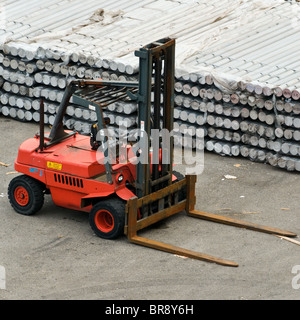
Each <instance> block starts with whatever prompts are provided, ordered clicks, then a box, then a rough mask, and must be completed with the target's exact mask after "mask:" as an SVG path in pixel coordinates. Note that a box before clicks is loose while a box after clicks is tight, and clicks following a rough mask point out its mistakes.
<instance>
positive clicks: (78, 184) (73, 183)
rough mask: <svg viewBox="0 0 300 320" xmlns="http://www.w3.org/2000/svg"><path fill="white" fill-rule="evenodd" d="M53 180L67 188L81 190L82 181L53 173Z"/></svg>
mask: <svg viewBox="0 0 300 320" xmlns="http://www.w3.org/2000/svg"><path fill="white" fill-rule="evenodd" d="M54 180H55V182H57V183H61V184H65V185H67V186H72V187H77V188H83V181H82V179H79V178H75V177H71V176H67V175H64V174H58V173H54Z"/></svg>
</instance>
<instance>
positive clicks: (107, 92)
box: [8, 38, 296, 267]
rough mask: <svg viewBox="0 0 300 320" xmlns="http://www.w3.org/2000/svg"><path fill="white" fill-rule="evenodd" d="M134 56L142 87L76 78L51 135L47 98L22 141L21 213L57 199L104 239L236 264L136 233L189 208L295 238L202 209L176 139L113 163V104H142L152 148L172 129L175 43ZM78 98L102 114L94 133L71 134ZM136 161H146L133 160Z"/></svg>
mask: <svg viewBox="0 0 300 320" xmlns="http://www.w3.org/2000/svg"><path fill="white" fill-rule="evenodd" d="M135 55H136V56H137V57H138V58H139V61H140V68H139V81H138V82H118V81H102V80H81V79H80V80H72V81H70V82H69V84H68V86H67V88H66V90H65V93H64V96H63V99H62V101H61V104H60V107H59V109H58V111H57V115H56V118H55V122H54V124H53V127H52V128H51V131H50V133H45V132H44V107H43V102H42V101H41V108H40V109H41V111H40V112H41V120H40V132H39V133H38V134H36V136H35V137H34V138H31V139H28V140H26V141H25V142H23V143H22V144H21V146H20V148H19V152H18V156H17V159H16V161H15V170H16V171H18V172H20V173H22V175H19V176H17V177H15V178H14V179H13V180H12V181H11V182H10V184H9V187H8V197H9V201H10V203H11V205H12V207H13V208H14V210H15V211H16V212H18V213H20V214H23V215H33V214H35V213H36V212H38V211H39V210H40V209H41V208H42V206H43V203H44V195H45V194H51V196H52V199H53V202H54V203H55V204H56V205H57V206H60V207H64V208H68V209H71V210H79V211H84V212H87V213H89V223H90V226H91V228H92V230H93V231H94V233H95V234H96V235H97V236H99V237H101V238H104V239H115V238H117V237H119V236H120V235H122V234H125V235H127V237H128V239H129V241H131V242H133V243H135V244H139V245H143V246H147V247H151V248H154V249H158V250H162V251H166V252H170V253H173V254H178V255H182V256H186V257H190V258H194V259H199V260H204V261H209V262H214V263H217V264H221V265H225V266H232V267H237V266H238V264H237V263H235V262H233V261H230V260H225V259H221V258H217V257H213V256H210V255H207V254H203V253H199V252H195V251H191V250H187V249H184V248H180V247H176V246H173V245H170V244H166V243H162V242H157V241H154V240H150V239H146V238H144V237H140V236H138V235H137V232H138V231H139V230H142V229H144V228H146V227H148V226H150V225H153V224H155V223H157V222H158V221H160V220H162V219H166V218H167V217H170V216H171V215H174V214H176V213H179V212H182V211H184V210H185V211H186V213H187V214H188V215H190V216H193V217H196V218H200V219H206V220H210V221H214V222H218V223H225V224H229V225H233V226H237V227H242V228H248V229H252V230H255V231H261V232H267V233H270V234H277V235H282V236H287V237H295V236H296V234H294V233H292V232H289V231H284V230H280V229H275V228H269V227H265V226H261V225H256V224H252V223H249V222H244V221H240V220H236V219H230V218H227V217H222V216H219V215H215V214H210V213H205V212H200V211H197V210H195V203H196V198H195V185H196V176H193V175H189V176H183V175H181V174H180V173H178V172H175V171H173V153H174V146H173V137H172V136H171V137H170V138H171V141H170V144H169V145H168V148H165V147H164V146H163V145H162V139H159V147H158V148H153V150H150V149H149V148H148V149H146V150H145V149H142V148H138V150H135V152H133V148H132V144H128V145H127V146H125V149H126V152H127V154H126V155H127V161H126V162H124V161H120V152H119V151H120V149H119V148H120V147H119V146H118V147H117V148H116V149H117V152H116V154H115V155H114V161H109V160H111V157H112V154H111V150H110V143H109V142H110V137H109V136H108V135H107V134H104V135H102V136H101V135H99V134H98V133H99V132H103V130H105V129H106V128H107V125H108V119H106V118H104V116H103V110H105V108H107V106H109V105H110V104H111V103H114V102H116V101H128V100H131V101H135V102H136V103H137V106H138V120H137V127H138V130H139V132H140V135H139V137H138V138H137V139H138V140H143V139H144V141H143V143H145V145H147V146H150V145H151V141H150V140H151V130H152V129H158V130H162V129H166V130H168V131H169V132H171V131H172V129H173V110H174V78H175V77H174V71H175V66H174V63H175V39H170V38H165V39H161V40H159V41H156V42H153V43H151V44H149V45H146V46H144V47H143V48H141V49H140V50H138V51H136V52H135ZM71 99H72V102H73V103H75V104H78V105H81V106H82V107H85V108H89V109H90V110H94V111H95V112H96V114H97V123H94V124H93V125H92V128H91V135H90V136H86V135H81V134H79V133H78V132H76V131H70V130H65V129H64V125H63V119H64V116H65V113H66V109H67V107H68V105H69V103H70V100H71ZM161 112H162V113H161ZM161 116H162V117H161ZM100 136H101V137H100ZM100 147H101V149H99V148H100ZM99 150H102V151H100V152H99ZM122 150H123V153H124V148H123V149H122ZM99 157H100V160H101V159H102V160H103V162H102V161H99ZM134 159H135V160H137V159H138V160H139V161H131V160H134ZM153 159H158V161H153Z"/></svg>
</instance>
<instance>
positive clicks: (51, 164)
mask: <svg viewBox="0 0 300 320" xmlns="http://www.w3.org/2000/svg"><path fill="white" fill-rule="evenodd" d="M47 168H49V169H54V170H61V169H62V164H61V163H56V162H51V161H48V162H47Z"/></svg>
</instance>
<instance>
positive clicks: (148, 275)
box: [0, 116, 300, 300]
mask: <svg viewBox="0 0 300 320" xmlns="http://www.w3.org/2000/svg"><path fill="white" fill-rule="evenodd" d="M0 130H1V139H0V161H1V162H3V163H6V164H9V166H8V167H5V166H2V165H0V177H1V185H0V221H1V222H0V266H1V268H0V271H1V270H2V278H3V270H4V268H5V278H4V279H2V280H1V277H0V300H1V299H4V300H15V299H22V300H26V299H45V300H48V299H82V300H85V299H99V300H104V299H114V300H132V299H142V300H149V299H156V300H172V299H176V300H208V299H214V300H221V299H222V300H243V299H244V300H262V299H268V300H273V299H274V300H275V299H280V300H287V299H288V300H298V299H299V298H300V289H297V288H298V287H299V286H300V285H299V284H300V279H299V273H300V270H299V268H300V267H299V268H298V267H297V266H299V265H300V247H299V246H297V245H296V244H294V243H291V242H288V241H286V240H283V239H280V238H278V237H275V236H273V235H268V234H264V233H259V232H254V231H250V230H245V229H240V228H235V227H231V226H225V225H220V224H217V223H212V222H207V221H202V220H197V219H195V218H191V217H187V216H186V215H185V213H179V214H178V215H176V216H173V217H172V218H169V219H167V220H165V221H163V222H160V223H159V224H158V225H155V226H153V227H151V228H148V229H147V230H144V231H142V232H141V233H140V235H144V236H145V237H147V238H150V239H154V240H158V241H164V242H167V243H170V244H174V245H178V246H182V247H184V248H187V249H192V250H196V251H200V252H204V253H207V254H210V255H214V256H217V257H222V258H226V259H229V260H233V261H235V262H237V263H239V267H238V268H231V267H224V266H220V265H217V264H213V263H207V262H203V261H198V260H192V259H184V258H182V257H178V256H175V255H172V254H168V253H164V252H160V251H156V250H153V249H148V248H145V247H141V246H137V245H134V244H131V243H129V242H128V241H127V239H126V238H125V236H124V237H122V238H120V239H118V240H115V241H110V240H103V239H100V238H98V237H96V236H95V235H94V234H93V232H92V230H91V228H90V226H89V223H88V215H87V214H86V213H81V212H74V211H70V210H67V209H63V208H59V207H56V206H55V205H54V204H53V203H52V200H51V198H50V196H47V197H46V201H45V205H44V207H43V209H42V210H41V211H40V212H39V213H37V214H36V215H34V216H30V217H27V216H22V215H19V214H17V213H15V212H14V210H13V209H12V208H11V206H10V204H9V202H8V199H7V187H8V184H9V181H10V180H11V179H12V178H13V177H14V176H16V174H15V173H12V172H13V171H14V167H13V162H14V159H15V157H16V155H17V151H18V147H19V145H20V143H21V142H22V141H23V140H24V139H26V138H29V137H32V136H33V135H34V134H35V133H36V132H37V131H38V125H36V124H32V123H21V122H16V121H14V120H11V119H7V118H4V117H1V116H0ZM183 169H184V168H183V166H179V171H183ZM224 175H233V176H236V177H237V179H234V180H232V179H226V178H224ZM299 186H300V183H299V174H297V173H290V172H286V171H282V170H279V169H277V168H273V167H271V166H268V165H264V164H257V163H252V162H250V161H248V160H246V159H243V158H230V157H221V156H219V155H215V154H212V153H205V169H204V172H203V174H201V175H200V176H199V177H198V182H197V190H196V194H197V204H196V209H198V210H202V211H207V212H212V213H218V214H222V215H224V216H226V217H233V218H238V219H243V220H246V221H250V222H254V223H259V224H263V225H268V226H273V227H278V228H282V229H287V230H290V231H293V232H295V233H297V234H300V212H299V200H300V195H299ZM296 240H299V239H297V238H296ZM293 271H294V272H296V273H293ZM297 273H298V274H297ZM1 281H2V282H1ZM1 284H2V289H1ZM4 284H5V289H3V286H4Z"/></svg>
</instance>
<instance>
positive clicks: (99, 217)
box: [95, 210, 115, 233]
mask: <svg viewBox="0 0 300 320" xmlns="http://www.w3.org/2000/svg"><path fill="white" fill-rule="evenodd" d="M95 224H96V227H97V228H98V229H99V230H100V231H102V232H105V233H107V232H110V231H112V230H113V228H114V225H115V224H114V217H113V216H112V214H111V213H110V212H109V211H106V210H99V211H97V212H96V215H95Z"/></svg>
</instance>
